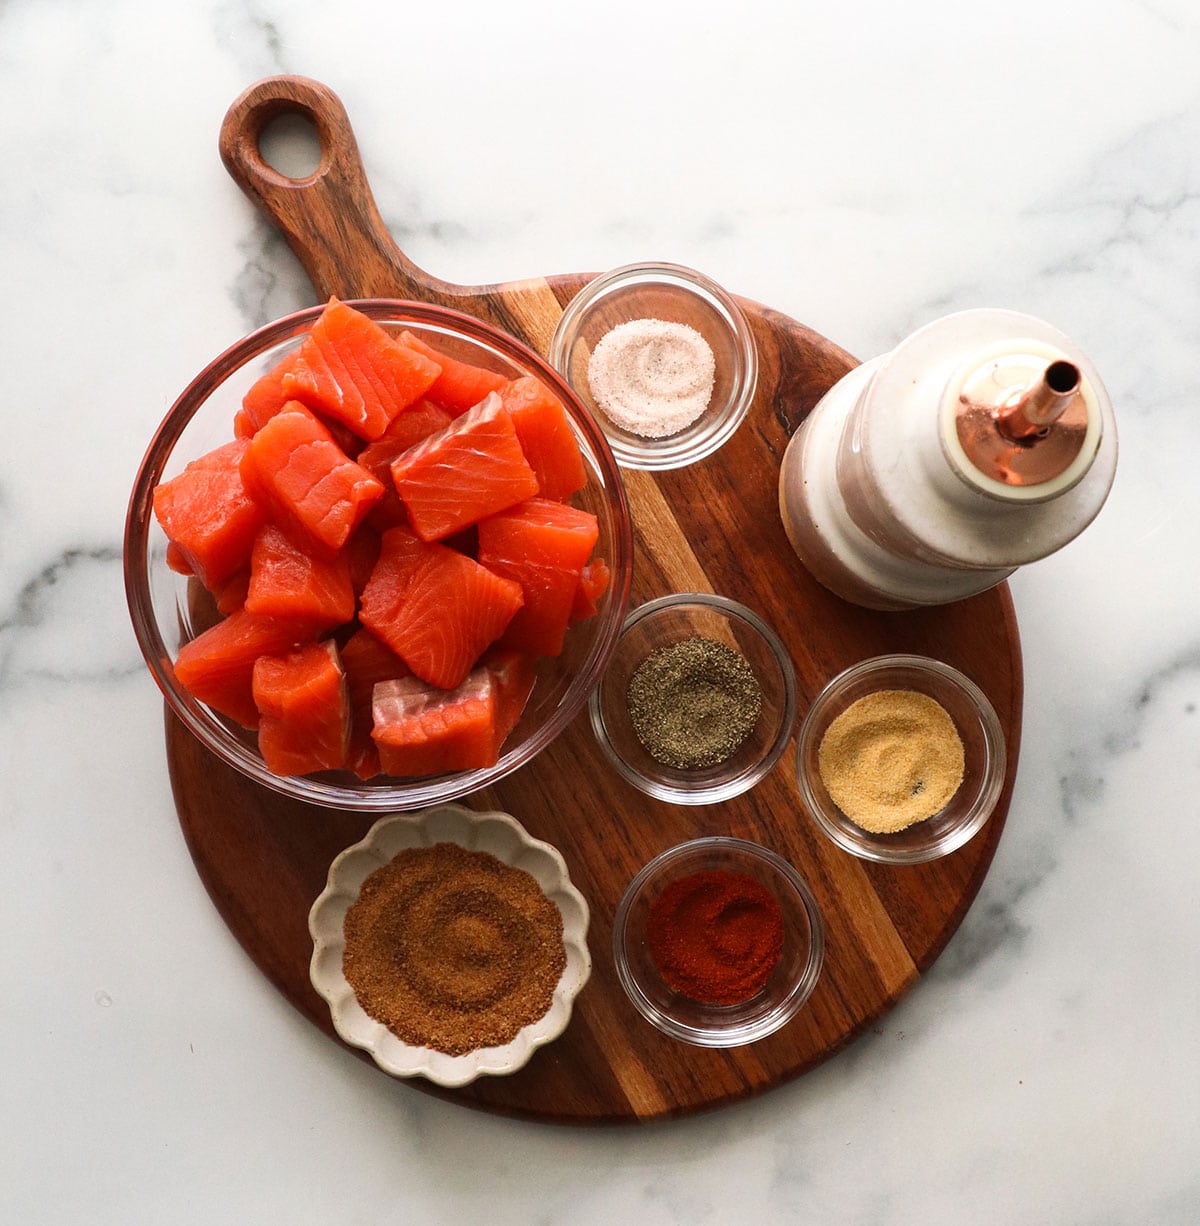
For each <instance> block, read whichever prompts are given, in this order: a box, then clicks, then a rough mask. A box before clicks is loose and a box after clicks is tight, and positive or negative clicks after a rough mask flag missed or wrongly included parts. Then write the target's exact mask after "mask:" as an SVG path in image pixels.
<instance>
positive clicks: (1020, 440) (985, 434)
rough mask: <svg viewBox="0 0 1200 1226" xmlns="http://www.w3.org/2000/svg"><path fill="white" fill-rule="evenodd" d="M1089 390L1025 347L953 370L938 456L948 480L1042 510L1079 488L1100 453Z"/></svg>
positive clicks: (1064, 359)
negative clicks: (947, 466) (943, 458)
mask: <svg viewBox="0 0 1200 1226" xmlns="http://www.w3.org/2000/svg"><path fill="white" fill-rule="evenodd" d="M1101 420H1102V419H1101V414H1100V407H1099V404H1098V402H1097V397H1096V393H1095V390H1094V388H1092V386H1091V384H1090V382H1089V381H1088V380H1087V378H1086V377H1085V376H1084V375H1083V373H1082V372H1081V371H1080V369H1079V367H1078V366H1077V365H1076V364H1075V363H1074V362H1073V361H1071V359H1070V358H1069V357H1068V356H1067V355H1066V354H1064V353H1062V352H1061V351H1059V350H1056V349H1054V348H1053V347H1052V346H1050V345H1046V344H1044V343H1042V342H1038V341H1032V340H1026V341H1020V342H1017V343H1016V344H1014V343H1013V342H1011V341H1009V342H1006V343H1005V344H1004V345H1003V346H1002V347H996V348H994V349H991V350H984V351H981V352H979V353H977V354H975V355H973V356H972V357H971V358H970V359H969V360H968V361H966V362H964V363H963V364H962V365H961V366H959V367H958V368H957V370H956V372H955V374H954V375H953V376H952V377H951V379H950V381H949V383H948V384H947V387H946V390H945V392H944V394H943V399H942V405H941V413H940V418H939V422H940V435H941V443H942V450H943V452H944V454H945V456H946V459H947V460H948V462H949V464H950V467H951V469H952V470H953V471H954V473H955V475H956V476H957V477H959V478H960V479H961V480H962V481H964V482H965V483H966V484H967V485H968V486H969V487H971V488H972V489H974V490H977V491H979V492H980V493H982V494H985V495H987V496H988V497H990V498H993V499H996V500H998V501H1000V502H1004V503H1010V504H1019V503H1037V502H1046V501H1049V500H1050V499H1053V498H1057V497H1058V496H1059V495H1060V494H1064V493H1066V491H1067V490H1069V489H1071V488H1072V487H1074V486H1075V485H1077V484H1078V483H1079V481H1081V480H1082V479H1083V477H1084V475H1085V474H1086V473H1087V471H1088V469H1089V468H1090V467H1091V465H1092V461H1093V460H1094V459H1095V457H1096V453H1097V451H1098V449H1099V446H1100V435H1101Z"/></svg>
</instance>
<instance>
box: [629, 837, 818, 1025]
mask: <svg viewBox="0 0 1200 1226" xmlns="http://www.w3.org/2000/svg"><path fill="white" fill-rule="evenodd" d="M709 852H718V853H720V852H726V853H729V854H730V855H731V856H733V857H740V856H749V857H751V858H752V859H755V860H757V861H759V862H760V863H761V864H764V865H766V867H767V868H768V869H770V870H771V872H772V874H774V875H775V876H777V877H779V878H782V880H783V881H784V882H786V883H787V887H788V888H789V889H790V891H791V892H792V893H793V895H794V896H795V900H796V901H797V903H798V904H799V907H800V909H801V910H802V911H803V912H804V914H805V917H806V919H807V921H808V930H809V940H808V952H807V958H806V959H805V963H804V967H803V970H802V971H801V973H800V975H799V976H798V977H797V979H796V981H795V983H793V984H792V985H791V987H790V988H789V990H788V992H787V994H786V995H785V996H784V997H783V998H782V999H781V1000H780V1001H779V1002H778V1003H777V1004H776V1005H775V1006H774V1008H772V1009H771V1010H770V1012H768V1013H765V1014H763V1015H762V1016H761V1017H759V1018H757V1019H752V1020H751V1021H749V1022H744V1023H742V1024H741V1025H739V1026H736V1027H730V1028H728V1029H722V1028H720V1027H716V1026H699V1025H689V1024H688V1023H686V1022H681V1021H679V1020H678V1019H676V1018H672V1017H670V1016H668V1015H666V1014H664V1013H663V1012H662V1011H661V1010H660V1009H658V1008H657V1007H656V1006H655V1005H654V1003H653V1002H652V1001H651V1000H650V999H649V997H648V996H646V994H645V993H644V992H643V991H642V989H641V986H640V984H639V983H638V981H637V978H636V977H635V975H634V974H633V971H632V969H631V968H630V966H629V960H628V958H627V956H626V954H625V937H626V934H627V932H628V929H629V917H630V914H631V912H632V910H633V906H634V903H635V902H636V901H637V900H638V898H639V897H640V895H641V894H642V893H643V892H644V891H645V889H646V888H647V887H648V885H649V884H650V882H651V881H652V880H653V879H654V878H655V877H657V876H658V875H659V873H661V872H662V870H663V869H664V868H668V867H670V866H671V865H674V864H677V863H679V862H680V861H686V860H688V859H693V858H699V857H702V856H704V855H706V854H707V853H709ZM612 951H613V962H614V963H615V965H616V970H617V978H618V980H619V981H620V983H621V987H622V988H623V989H624V991H625V994H626V996H627V997H628V998H629V1001H630V1003H631V1004H632V1005H633V1006H634V1008H635V1009H636V1010H637V1011H638V1013H640V1014H641V1015H642V1017H644V1018H645V1019H646V1020H647V1021H648V1022H650V1023H651V1024H652V1025H654V1026H656V1027H657V1028H658V1029H659V1030H661V1031H662V1032H663V1033H664V1034H667V1035H670V1036H671V1037H672V1038H676V1039H681V1040H683V1041H684V1042H687V1043H691V1044H693V1045H694V1046H697V1047H712V1048H718V1047H737V1046H742V1045H743V1044H746V1043H753V1042H756V1041H758V1040H759V1039H764V1038H766V1037H767V1036H768V1035H770V1034H774V1033H775V1031H777V1030H779V1029H780V1028H781V1027H782V1026H784V1025H785V1024H786V1023H787V1022H789V1021H791V1020H792V1018H794V1017H795V1016H796V1014H797V1013H799V1012H800V1010H801V1009H802V1008H803V1007H804V1005H805V1004H806V1003H807V1001H808V999H809V997H810V996H811V995H812V993H813V990H814V989H815V988H816V986H817V981H818V980H819V979H820V976H821V969H822V967H823V966H824V962H825V921H824V919H823V917H822V915H821V909H820V907H819V906H818V905H817V900H816V897H815V896H814V895H813V892H812V889H811V887H810V886H809V885H808V882H806V881H805V880H804V878H803V877H802V876H801V875H800V872H799V871H798V870H797V868H796V867H795V865H793V864H792V863H791V862H790V861H789V860H787V859H785V858H784V857H783V856H781V855H780V854H779V853H778V852H776V851H773V850H772V849H771V848H769V847H766V846H764V845H763V844H761V843H756V842H754V841H753V840H751V839H745V838H741V837H738V836H735V835H704V836H701V837H699V838H694V839H688V840H686V841H685V842H683V843H676V844H675V845H674V846H672V847H668V848H666V849H665V850H664V851H660V852H659V853H658V854H657V855H655V856H653V857H652V858H651V859H649V860H648V861H647V862H646V863H645V864H644V865H642V867H641V868H640V869H639V870H638V872H637V873H636V874H635V875H634V876H633V878H632V879H631V880H630V882H629V884H628V885H627V886H626V887H625V891H624V893H623V894H622V895H621V900H620V902H619V903H618V904H617V910H616V913H615V915H614V916H613V927H612Z"/></svg>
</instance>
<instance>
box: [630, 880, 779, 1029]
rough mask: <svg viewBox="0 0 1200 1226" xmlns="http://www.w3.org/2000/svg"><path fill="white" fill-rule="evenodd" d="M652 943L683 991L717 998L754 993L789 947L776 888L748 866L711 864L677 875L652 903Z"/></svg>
mask: <svg viewBox="0 0 1200 1226" xmlns="http://www.w3.org/2000/svg"><path fill="white" fill-rule="evenodd" d="M646 943H647V945H648V946H649V948H650V956H651V957H652V958H653V959H654V964H655V966H656V967H657V968H658V973H659V974H660V975H661V976H662V977H663V979H665V980H666V982H667V983H668V984H669V985H670V986H671V987H672V988H674V989H675V991H676V992H679V993H681V994H682V995H684V996H687V997H689V998H690V999H691V1000H696V1001H700V1002H702V1003H705V1004H713V1005H736V1004H740V1003H741V1002H742V1001H745V1000H749V999H750V997H752V996H754V995H755V994H756V993H757V992H759V991H761V990H762V988H763V985H764V984H765V983H766V982H767V980H768V979H769V978H770V975H771V972H772V971H773V970H774V969H775V965H776V963H777V962H778V961H779V956H780V954H781V953H782V951H783V913H782V911H781V910H780V907H779V903H778V901H777V900H776V898H775V896H774V895H773V894H772V893H771V891H770V890H768V889H767V887H766V886H764V885H763V884H762V883H761V882H759V881H756V880H755V879H754V878H753V877H750V876H748V875H747V874H745V873H735V872H730V871H729V870H727V869H707V870H703V871H701V872H698V873H690V874H689V875H688V876H686V877H680V878H678V879H677V880H675V881H672V882H671V884H670V885H668V886H667V888H666V889H665V890H663V892H662V893H661V894H660V895H659V896H658V897H657V898H656V899H655V900H654V901H653V902H652V903H651V904H650V909H649V912H648V914H647V917H646Z"/></svg>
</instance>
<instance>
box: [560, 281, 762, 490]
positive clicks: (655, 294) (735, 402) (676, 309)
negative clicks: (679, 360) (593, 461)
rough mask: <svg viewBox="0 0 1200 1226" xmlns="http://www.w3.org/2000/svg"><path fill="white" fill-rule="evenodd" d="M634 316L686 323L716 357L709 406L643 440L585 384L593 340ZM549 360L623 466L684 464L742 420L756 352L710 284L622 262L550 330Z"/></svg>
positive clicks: (725, 298)
mask: <svg viewBox="0 0 1200 1226" xmlns="http://www.w3.org/2000/svg"><path fill="white" fill-rule="evenodd" d="M634 319H661V320H664V321H666V322H668V323H681V324H687V325H688V326H689V327H691V328H694V329H695V330H696V331H697V332H699V333H700V335H701V336H703V337H704V339H705V340H706V341H707V342H708V344H709V347H710V348H711V349H712V351H713V357H714V358H715V360H716V375H715V380H714V383H713V391H712V398H711V399H710V401H709V404H708V408H707V409H706V410H705V411H704V412H703V413H702V414H701V415H700V417H699V418H697V420H696V421H694V422H693V423H692V424H691V425H690V426H687V427H686V428H684V429H683V430H680V431H679V432H678V433H677V434H672V435H670V436H668V437H666V438H659V439H654V438H643V437H641V436H640V435H638V434H634V433H632V432H631V431H628V430H624V429H622V428H621V427H620V426H618V425H616V424H615V423H614V422H612V421H610V420H609V419H608V418H607V417H606V416H605V414H604V413H603V412H602V411H601V409H600V408H599V407H598V405H597V404H596V401H595V399H594V398H593V396H592V393H591V388H590V387H589V385H588V360H589V358H590V357H591V353H592V350H593V349H594V348H595V346H596V344H597V343H598V342H599V341H600V340H601V339H602V338H603V337H604V336H605V335H606V334H607V333H608V332H610V331H611V330H612V329H613V328H615V327H617V326H618V325H620V324H624V323H628V322H629V321H630V320H634ZM550 364H551V365H552V366H553V367H554V368H555V369H556V370H558V371H559V373H560V374H561V375H562V376H563V377H564V378H565V379H566V380H567V382H568V383H570V385H571V386H572V387H573V388H574V389H575V391H576V392H577V393H578V395H579V398H580V399H581V400H582V401H583V403H584V404H585V405H587V407H588V408H589V409H590V410H591V411H592V413H593V414H594V415H595V417H596V420H597V422H599V424H600V428H601V429H602V430H603V431H604V433H605V434H606V435H607V436H608V441H609V444H610V445H611V447H612V451H613V455H614V456H616V458H617V463H618V464H620V465H622V466H623V467H625V468H644V469H652V470H658V471H662V470H665V469H669V468H682V467H683V466H684V465H686V464H692V463H695V461H697V460H702V459H703V458H704V457H705V456H708V455H711V454H712V453H713V452H714V451H716V450H717V448H718V447H720V446H721V444H722V443H725V442H726V441H728V439H729V438H730V437H731V436H732V435H733V433H734V431H735V430H736V429H737V428H738V426H739V425H741V423H742V420H743V419H744V418H745V416H746V413H747V412H748V411H749V409H750V403H751V401H752V400H753V399H754V391H755V388H756V386H757V383H758V350H757V349H756V348H755V344H754V336H753V334H752V333H751V331H750V327H749V325H748V324H747V322H746V318H745V316H744V315H743V314H742V311H741V309H740V308H739V307H738V305H737V303H736V302H735V301H734V300H733V298H732V297H731V296H730V295H729V294H728V293H726V291H725V290H723V289H722V288H721V287H720V286H719V285H717V284H716V282H715V281H712V280H710V279H709V278H708V277H706V276H704V274H703V273H699V272H696V271H695V270H694V269H691V268H685V267H683V265H681V264H654V263H646V264H627V265H624V266H623V267H621V268H615V269H613V270H612V272H608V273H604V274H602V275H601V276H599V277H597V278H596V279H595V280H593V281H590V282H589V283H588V284H587V285H585V286H584V287H583V289H581V290H580V291H579V293H577V294H576V295H575V297H574V298H572V299H571V301H570V302H569V303H568V304H567V309H566V310H565V311H564V312H563V314H562V318H561V319H560V320H559V322H558V327H557V328H555V330H554V336H553V337H552V339H551V341H550Z"/></svg>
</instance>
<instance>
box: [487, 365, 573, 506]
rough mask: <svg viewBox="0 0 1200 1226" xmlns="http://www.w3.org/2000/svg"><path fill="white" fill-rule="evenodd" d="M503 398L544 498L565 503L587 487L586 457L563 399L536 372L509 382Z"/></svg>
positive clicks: (502, 395)
mask: <svg viewBox="0 0 1200 1226" xmlns="http://www.w3.org/2000/svg"><path fill="white" fill-rule="evenodd" d="M500 400H501V402H502V403H503V405H504V407H505V408H506V409H507V410H508V414H509V416H510V417H511V418H512V423H513V426H514V428H515V429H516V431H517V438H518V440H519V441H520V443H521V450H522V451H523V452H524V453H525V459H526V460H528V461H529V466H530V468H532V469H533V471H534V475H535V476H536V477H537V479H538V489H539V492H540V493H541V495H542V497H543V498H554V499H557V500H558V501H560V502H565V501H566V500H567V499H568V498H570V496H571V495H572V494H573V493H575V491H576V490H581V489H583V487H584V485H585V483H586V482H587V473H586V472H585V471H584V467H583V456H582V454H581V453H580V451H579V443H578V442H577V441H576V439H575V432H574V430H572V429H571V419H570V418H569V417H568V416H567V410H566V409H565V408H563V404H562V401H561V400H559V398H558V397H557V396H556V395H555V394H554V393H553V392H552V391H551V390H550V389H549V388H548V387H547V386H546V385H545V384H544V383H543V382H542V381H541V380H540V379H536V378H534V377H533V376H532V375H525V376H523V377H522V378H520V379H514V380H513V381H512V382H511V383H509V384H507V385H506V386H505V387H504V389H503V390H502V391H501V392H500Z"/></svg>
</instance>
